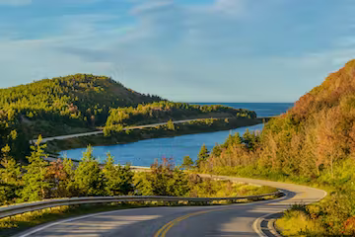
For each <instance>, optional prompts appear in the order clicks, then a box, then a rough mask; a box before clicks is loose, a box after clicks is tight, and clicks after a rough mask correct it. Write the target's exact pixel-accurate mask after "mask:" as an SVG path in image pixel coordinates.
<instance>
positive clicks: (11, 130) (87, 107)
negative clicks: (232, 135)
mask: <svg viewBox="0 0 355 237" xmlns="http://www.w3.org/2000/svg"><path fill="white" fill-rule="evenodd" d="M161 100H162V99H161V98H160V97H158V96H150V95H144V94H140V93H138V92H135V91H133V90H131V89H128V88H125V87H124V86H123V85H122V84H120V83H118V82H116V81H114V80H113V79H111V78H108V77H105V76H94V75H87V74H76V75H70V76H66V77H58V78H53V79H45V80H41V81H37V82H34V83H31V84H28V85H21V86H16V87H12V88H8V89H0V131H1V135H2V138H1V139H0V146H1V147H3V146H4V144H6V143H8V142H7V141H9V140H10V142H9V143H11V141H12V142H15V141H16V140H17V141H16V142H17V143H18V142H20V143H21V144H22V146H24V145H25V143H26V142H27V141H28V140H29V139H32V138H35V137H36V136H38V134H42V135H43V136H56V135H63V134H69V133H75V132H83V131H89V130H92V129H94V128H95V127H96V126H102V125H104V124H105V123H106V119H107V117H108V114H109V111H110V109H111V108H117V107H126V106H137V105H138V104H144V103H151V102H154V101H161ZM20 140H23V141H20ZM18 145H19V144H17V145H15V147H16V148H18V147H19V146H18Z"/></svg>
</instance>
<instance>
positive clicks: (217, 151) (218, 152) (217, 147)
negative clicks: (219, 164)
mask: <svg viewBox="0 0 355 237" xmlns="http://www.w3.org/2000/svg"><path fill="white" fill-rule="evenodd" d="M221 153H222V147H221V146H220V145H219V144H218V143H216V145H215V146H214V147H213V149H212V152H211V154H212V155H213V156H214V157H219V156H220V155H221Z"/></svg>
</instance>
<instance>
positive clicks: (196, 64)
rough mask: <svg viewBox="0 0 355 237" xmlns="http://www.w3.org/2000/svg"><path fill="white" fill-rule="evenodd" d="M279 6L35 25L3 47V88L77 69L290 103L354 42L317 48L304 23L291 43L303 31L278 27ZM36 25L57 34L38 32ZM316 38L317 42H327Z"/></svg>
mask: <svg viewBox="0 0 355 237" xmlns="http://www.w3.org/2000/svg"><path fill="white" fill-rule="evenodd" d="M0 1H1V0H0ZM185 2H186V1H185ZM250 2H252V3H254V4H251V3H250ZM270 2H272V4H271V3H270ZM275 2H278V1H277V0H270V1H268V2H267V3H266V2H265V3H264V1H258V0H253V1H251V0H250V1H243V0H234V1H233V0H216V1H214V2H212V3H209V4H206V3H204V4H199V5H197V4H195V5H189V4H182V3H179V2H178V1H162V0H156V1H153V0H151V1H133V2H131V4H132V5H130V6H133V7H132V8H128V9H130V10H127V15H122V14H117V11H119V10H121V9H122V8H121V6H120V7H118V6H116V8H114V7H112V9H109V10H110V11H109V10H108V9H105V11H100V10H99V9H96V8H95V11H92V12H85V14H84V13H80V14H79V13H77V14H73V15H68V14H67V13H66V14H60V15H57V16H54V17H52V18H48V17H47V18H41V19H39V20H38V19H37V21H35V22H34V20H33V19H29V20H28V21H29V22H32V23H33V22H34V23H33V26H37V27H33V32H35V34H33V37H32V40H29V39H27V40H23V39H24V38H25V37H22V38H21V37H19V38H20V39H21V40H5V39H3V40H0V52H2V54H0V69H1V71H2V75H5V76H4V78H5V77H6V79H7V80H5V81H1V84H0V85H1V86H10V85H14V84H19V83H18V82H25V81H26V82H30V81H31V80H37V79H40V78H46V77H48V78H51V77H54V76H61V75H66V74H72V73H80V72H81V73H93V74H101V75H108V76H112V77H113V78H114V79H116V80H119V81H121V82H122V83H123V84H125V85H126V86H128V87H131V88H133V89H135V90H137V91H142V92H145V93H154V94H159V95H161V96H163V97H165V98H168V99H172V100H184V101H208V100H213V101H292V100H295V99H297V98H298V97H299V96H300V95H302V94H303V93H304V92H305V91H306V90H308V89H311V88H312V87H313V86H315V85H317V84H319V83H320V82H321V81H322V80H323V79H324V76H325V75H326V74H327V73H329V71H330V70H333V68H334V69H336V67H339V66H340V64H341V63H343V62H344V61H346V60H347V59H348V58H349V57H351V54H353V55H354V54H355V51H354V50H353V49H352V45H350V44H344V45H342V46H339V45H338V46H337V47H334V48H332V49H330V48H329V47H324V46H323V47H322V48H317V49H313V48H312V47H311V46H312V45H311V46H309V45H310V42H313V41H312V39H314V36H315V34H314V33H313V32H312V31H314V29H318V27H319V26H317V25H314V23H312V22H311V23H312V24H311V23H308V22H307V26H308V25H309V31H307V32H306V33H305V34H302V35H301V36H297V37H295V34H296V33H297V34H298V33H299V32H297V27H296V26H298V25H295V27H288V26H289V25H288V24H286V23H288V22H286V23H284V22H280V19H285V18H283V15H282V14H287V12H286V13H284V12H283V11H281V10H280V9H278V8H277V7H279V5H277V4H276V3H275ZM275 9H276V10H275ZM286 10H287V9H286ZM246 16H248V17H246ZM127 18H128V19H129V20H128V21H127ZM132 18H133V19H132ZM285 21H286V20H285ZM297 21H298V20H297ZM290 25H292V24H290ZM335 25H337V24H335ZM38 26H41V27H40V28H41V29H42V30H43V29H46V27H47V28H48V29H55V31H50V30H48V31H47V30H45V34H41V35H40V34H39V33H38V32H37V31H36V30H38V29H39V27H38ZM292 26H293V25H292ZM10 28H11V27H10ZM10 28H9V29H10ZM330 28H331V26H329V28H328V29H330ZM31 29H32V28H31ZM26 30H27V31H28V29H26ZM19 32H20V33H21V32H24V30H21V31H19ZM293 32H296V33H293ZM317 35H318V36H319V37H317V38H316V39H317V41H316V43H317V44H319V42H318V40H319V39H322V40H323V39H325V37H324V38H323V37H321V35H320V34H319V32H318V34H317ZM349 37H351V35H349ZM300 41H302V42H300ZM322 42H324V40H323V41H322ZM302 44H305V45H302ZM307 47H308V48H307ZM280 49H282V50H280ZM285 52H288V54H286V53H285ZM19 68H21V70H18V69H19ZM256 85H257V86H256ZM300 85H302V87H301V86H300Z"/></svg>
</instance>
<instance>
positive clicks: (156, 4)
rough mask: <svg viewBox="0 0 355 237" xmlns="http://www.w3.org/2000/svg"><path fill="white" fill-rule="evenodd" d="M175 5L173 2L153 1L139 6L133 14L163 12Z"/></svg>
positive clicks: (134, 9)
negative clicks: (162, 10)
mask: <svg viewBox="0 0 355 237" xmlns="http://www.w3.org/2000/svg"><path fill="white" fill-rule="evenodd" d="M171 5H173V2H172V1H166V0H165V1H152V2H144V3H140V4H137V5H136V6H135V7H134V8H133V9H132V11H131V13H132V14H142V13H146V12H151V11H156V10H161V9H163V8H167V7H169V6H171Z"/></svg>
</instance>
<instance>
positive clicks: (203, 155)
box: [196, 144, 209, 168]
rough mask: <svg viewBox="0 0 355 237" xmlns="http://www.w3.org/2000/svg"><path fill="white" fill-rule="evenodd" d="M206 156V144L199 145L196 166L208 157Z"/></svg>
mask: <svg viewBox="0 0 355 237" xmlns="http://www.w3.org/2000/svg"><path fill="white" fill-rule="evenodd" d="M208 157H209V151H208V149H207V147H206V145H205V144H203V145H202V147H201V150H200V153H199V154H198V158H197V161H196V163H197V167H199V168H200V167H201V163H202V162H204V161H206V160H207V159H208Z"/></svg>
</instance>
